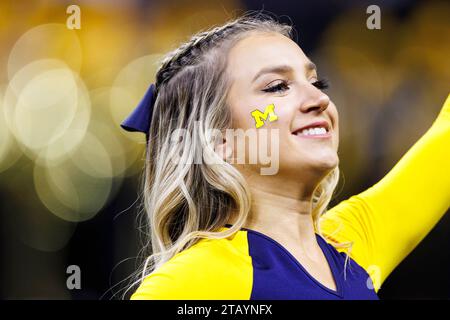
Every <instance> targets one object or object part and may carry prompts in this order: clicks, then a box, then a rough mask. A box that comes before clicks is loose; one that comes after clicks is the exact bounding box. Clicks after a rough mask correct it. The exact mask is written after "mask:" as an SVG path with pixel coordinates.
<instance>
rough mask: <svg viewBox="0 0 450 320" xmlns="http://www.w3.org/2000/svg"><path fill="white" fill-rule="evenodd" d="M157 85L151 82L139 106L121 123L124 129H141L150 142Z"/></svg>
mask: <svg viewBox="0 0 450 320" xmlns="http://www.w3.org/2000/svg"><path fill="white" fill-rule="evenodd" d="M155 91H156V87H155V84H153V83H152V84H151V85H150V87H149V88H148V89H147V92H146V93H145V95H144V98H142V100H141V102H139V104H138V105H137V107H136V108H135V109H134V110H133V112H131V113H130V115H129V116H128V117H127V118H126V119H125V120H124V121H123V122H122V123H121V124H120V126H121V127H122V129H124V130H126V131H139V132H143V133H145V138H146V141H147V142H148V138H149V136H148V132H149V130H150V123H151V121H152V113H153V105H154V104H155V100H156V96H155Z"/></svg>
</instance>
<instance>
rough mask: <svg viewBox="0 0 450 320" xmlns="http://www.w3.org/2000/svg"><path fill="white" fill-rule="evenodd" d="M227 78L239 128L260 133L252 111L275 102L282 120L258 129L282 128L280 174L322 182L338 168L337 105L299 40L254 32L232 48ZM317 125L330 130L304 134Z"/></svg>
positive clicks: (280, 135)
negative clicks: (321, 180) (298, 43)
mask: <svg viewBox="0 0 450 320" xmlns="http://www.w3.org/2000/svg"><path fill="white" fill-rule="evenodd" d="M270 69H272V70H270ZM227 74H228V75H229V77H230V78H231V87H230V92H229V95H228V104H229V106H230V108H231V113H232V119H233V127H234V128H235V129H236V128H241V129H244V130H247V129H251V128H253V129H255V120H254V118H253V117H252V116H251V112H252V111H253V110H255V109H259V110H260V111H261V112H264V110H265V107H266V106H268V105H269V104H274V106H275V110H274V111H275V114H276V115H277V116H278V119H277V120H275V121H272V122H270V121H269V119H267V120H266V121H265V123H264V125H263V126H262V127H261V128H259V129H257V130H261V129H265V128H266V129H274V128H276V129H279V139H280V140H279V155H280V157H279V174H282V175H287V176H290V177H292V174H294V173H295V174H301V175H302V176H303V175H305V177H306V175H311V177H316V178H317V177H323V176H324V174H326V173H328V172H329V171H330V170H331V169H333V168H334V167H336V166H337V165H338V162H339V159H338V156H337V150H338V138H339V136H338V113H337V110H336V106H335V105H334V104H333V102H331V101H330V99H329V97H328V96H327V95H326V94H325V93H324V92H323V91H322V90H321V83H320V82H318V80H319V79H318V76H317V72H316V70H315V67H314V64H313V63H312V62H311V61H310V60H309V59H308V58H307V57H306V56H305V54H304V53H303V51H302V50H301V49H300V47H299V46H298V45H297V44H296V43H295V42H294V41H292V40H291V39H289V38H288V37H285V36H283V35H281V34H278V33H270V34H269V33H254V34H251V35H249V36H247V37H245V38H243V39H242V40H240V41H239V42H238V43H237V44H236V45H235V46H234V47H233V48H232V49H231V50H230V52H229V55H228V64H227ZM270 88H272V89H270ZM267 89H269V91H267ZM265 90H266V91H265ZM314 122H323V123H322V124H319V125H318V126H314V127H323V126H325V127H326V131H327V132H326V133H325V134H323V131H324V130H323V129H319V130H313V131H317V132H316V133H321V134H319V135H305V134H304V132H303V133H302V130H299V129H301V128H303V127H305V126H309V125H310V124H312V123H314ZM311 133H312V132H311ZM294 177H298V175H295V176H294Z"/></svg>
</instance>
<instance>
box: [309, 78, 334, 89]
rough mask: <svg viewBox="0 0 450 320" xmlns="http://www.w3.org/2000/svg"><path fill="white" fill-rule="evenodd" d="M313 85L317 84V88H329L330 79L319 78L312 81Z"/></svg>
mask: <svg viewBox="0 0 450 320" xmlns="http://www.w3.org/2000/svg"><path fill="white" fill-rule="evenodd" d="M312 85H313V86H315V87H316V88H317V89H320V90H323V89H327V88H328V87H329V86H330V85H329V81H328V80H327V79H324V78H323V79H319V80H316V81H314V82H313V83H312Z"/></svg>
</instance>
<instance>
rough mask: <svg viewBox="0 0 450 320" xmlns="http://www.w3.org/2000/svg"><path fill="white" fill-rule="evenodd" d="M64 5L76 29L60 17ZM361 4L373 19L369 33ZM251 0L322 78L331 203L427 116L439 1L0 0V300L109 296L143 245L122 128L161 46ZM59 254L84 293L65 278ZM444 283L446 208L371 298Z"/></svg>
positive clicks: (440, 41) (135, 137)
mask: <svg viewBox="0 0 450 320" xmlns="http://www.w3.org/2000/svg"><path fill="white" fill-rule="evenodd" d="M72 4H76V5H78V6H79V7H80V9H81V29H79V30H70V29H68V28H67V27H66V20H67V18H68V17H69V15H70V14H68V13H66V9H67V7H68V6H69V5H72ZM370 4H377V5H379V6H380V7H381V16H382V22H381V26H382V29H381V30H368V29H367V28H366V19H367V17H368V14H366V8H367V6H368V5H370ZM259 9H266V10H268V11H271V12H273V13H275V14H277V15H279V16H280V19H281V20H282V21H285V22H289V21H292V22H293V24H294V25H295V27H296V30H297V33H298V43H299V45H300V46H301V47H302V48H303V50H304V51H305V52H306V53H307V54H308V55H309V56H310V57H311V59H312V60H313V61H314V62H315V63H316V64H317V65H318V68H319V75H322V76H325V77H327V78H328V79H329V80H330V83H331V87H330V89H329V94H330V96H331V98H332V99H333V100H334V101H335V103H336V105H337V107H338V110H339V112H340V121H341V130H340V134H341V140H340V157H341V165H340V167H341V170H342V173H343V176H342V178H341V182H340V184H339V186H338V189H337V195H336V198H335V199H334V200H333V202H332V205H333V204H336V203H338V202H339V201H341V200H343V199H346V198H348V197H349V196H351V195H353V194H356V193H359V192H361V191H363V190H364V189H366V188H368V187H369V186H371V185H372V184H373V183H375V182H376V181H378V180H379V179H380V178H382V177H383V176H384V175H385V174H386V173H387V172H388V171H389V169H390V168H392V166H393V165H394V164H395V163H396V162H397V161H398V160H399V159H400V158H401V156H402V155H403V154H404V153H405V152H406V151H407V150H408V149H409V148H410V147H411V146H412V145H413V143H414V142H415V141H416V140H417V139H419V138H420V137H421V135H422V134H424V133H425V131H426V130H427V128H428V127H429V126H430V125H431V123H432V122H433V121H434V119H435V118H436V116H437V114H438V112H439V110H440V108H441V106H442V104H443V102H444V100H445V98H446V96H447V95H448V93H449V84H450V59H449V57H450V19H449V17H450V3H449V2H448V1H434V0H432V1H413V0H391V1H375V2H372V1H357V0H353V1H338V0H330V1H322V0H315V1H289V0H277V1H264V2H263V1H256V0H221V1H208V0H189V1H181V0H179V1H167V0H166V1H159V0H152V1H143V0H141V1H138V0H133V1H130V0H128V1H125V0H122V1H119V0H115V1H106V0H96V1H56V0H54V1H37V0H36V1H1V2H0V43H1V46H0V70H1V72H0V108H1V111H2V112H0V260H1V264H0V297H1V298H3V299H116V298H118V295H117V291H118V289H120V288H123V286H124V285H125V283H123V282H122V283H121V281H122V280H124V279H125V278H126V277H127V276H128V275H130V274H131V273H132V272H133V271H134V270H135V268H136V263H137V261H136V256H137V255H138V253H139V234H138V230H137V211H138V208H137V203H136V200H137V199H138V194H139V189H138V187H139V181H140V174H141V170H142V167H143V157H144V153H145V137H144V136H143V135H141V134H133V133H126V132H124V131H123V130H121V129H120V127H119V123H120V122H121V121H122V120H123V119H124V118H125V117H126V115H128V113H129V112H130V111H131V110H132V109H133V108H134V106H135V105H136V104H137V102H138V101H139V100H140V98H141V97H142V95H143V94H144V92H145V90H146V88H147V86H148V85H149V83H151V82H153V79H154V75H155V71H156V67H157V65H156V61H157V59H158V58H160V57H161V55H162V54H164V53H165V52H167V51H168V50H170V49H172V48H174V47H175V46H177V45H178V44H179V43H180V42H181V41H184V40H187V39H188V37H189V36H190V35H191V34H193V33H194V32H197V31H199V30H201V29H204V28H208V27H210V26H213V25H215V24H221V23H223V22H225V21H226V20H228V19H229V18H230V17H231V16H232V15H234V14H236V13H239V12H244V11H245V10H259ZM449 147H450V146H449ZM430 165H433V164H430ZM424 214H426V212H424ZM405 223H408V222H407V221H405ZM69 265H78V266H79V267H80V268H81V289H80V290H76V289H75V290H68V289H67V287H66V278H67V276H68V275H67V274H66V268H67V267H68V266H69ZM449 278H450V216H449V215H448V214H447V215H446V216H444V218H443V219H442V221H441V222H440V223H439V224H438V225H437V226H436V227H435V228H434V229H433V231H432V232H431V233H430V234H429V236H428V237H427V238H426V239H425V240H424V241H423V242H422V243H421V244H420V245H419V247H418V248H417V249H416V250H415V251H414V252H413V253H412V254H411V255H410V256H408V257H407V259H406V260H404V262H403V263H402V264H401V265H400V266H399V267H398V268H397V269H396V270H395V271H394V272H393V273H392V274H391V276H390V277H389V278H388V280H387V281H386V282H385V283H384V284H383V286H382V288H381V290H380V292H379V295H380V297H381V298H384V299H398V298H424V299H430V298H440V299H448V298H449V297H450V292H449V291H450V280H449ZM114 285H117V286H116V287H113V286H114ZM111 288H113V290H109V289H111ZM114 293H116V295H114Z"/></svg>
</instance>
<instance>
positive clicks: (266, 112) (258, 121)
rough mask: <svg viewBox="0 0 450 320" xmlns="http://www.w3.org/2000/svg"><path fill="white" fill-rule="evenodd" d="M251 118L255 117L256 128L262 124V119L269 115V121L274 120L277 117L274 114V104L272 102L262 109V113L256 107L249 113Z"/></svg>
mask: <svg viewBox="0 0 450 320" xmlns="http://www.w3.org/2000/svg"><path fill="white" fill-rule="evenodd" d="M251 115H252V117H253V119H255V126H256V128H257V129H258V128H260V127H262V126H263V125H264V121H265V120H267V117H269V121H270V122H272V121H275V120H277V119H278V116H277V115H276V114H275V106H274V104H273V103H272V104H269V105H268V106H267V107H266V109H264V113H263V112H261V111H259V110H258V109H256V110H254V111H252V113H251Z"/></svg>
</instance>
